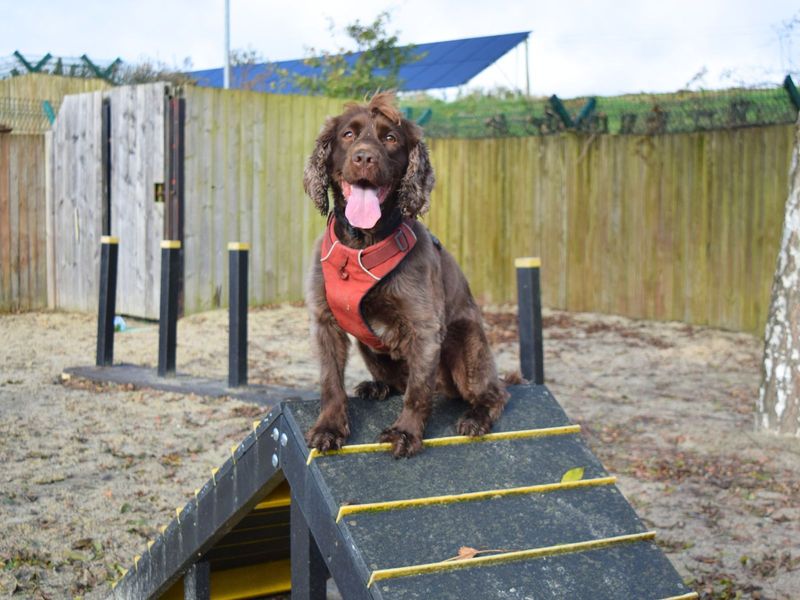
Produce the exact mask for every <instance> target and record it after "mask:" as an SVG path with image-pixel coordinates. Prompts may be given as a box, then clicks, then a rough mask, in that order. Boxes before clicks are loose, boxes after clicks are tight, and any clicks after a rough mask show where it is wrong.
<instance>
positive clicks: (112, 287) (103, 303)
mask: <svg viewBox="0 0 800 600" xmlns="http://www.w3.org/2000/svg"><path fill="white" fill-rule="evenodd" d="M118 255H119V239H117V238H115V237H111V236H110V235H104V236H103V237H102V238H100V300H99V305H98V308H97V366H98V367H107V366H110V365H112V364H114V312H115V311H116V305H117V256H118Z"/></svg>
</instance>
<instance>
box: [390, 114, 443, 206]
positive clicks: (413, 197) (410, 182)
mask: <svg viewBox="0 0 800 600" xmlns="http://www.w3.org/2000/svg"><path fill="white" fill-rule="evenodd" d="M414 129H415V130H416V131H415V133H416V134H417V135H414V136H413V137H410V139H411V141H412V143H413V145H412V146H411V150H410V152H409V153H408V166H407V167H406V174H405V175H404V176H403V180H402V181H401V182H400V189H399V193H398V196H399V204H400V210H402V212H403V214H404V215H406V216H408V217H416V216H418V215H422V214H425V213H426V212H427V211H428V209H429V208H430V205H431V190H433V184H434V182H435V181H436V180H435V177H434V175H433V167H432V166H431V161H430V158H429V157H428V148H427V146H425V142H423V141H422V140H421V139H420V138H421V135H420V132H419V128H418V127H416V125H415V126H414Z"/></svg>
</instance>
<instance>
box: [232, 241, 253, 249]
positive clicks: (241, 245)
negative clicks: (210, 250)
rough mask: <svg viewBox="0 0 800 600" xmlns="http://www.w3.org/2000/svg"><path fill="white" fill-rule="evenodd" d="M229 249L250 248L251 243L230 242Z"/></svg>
mask: <svg viewBox="0 0 800 600" xmlns="http://www.w3.org/2000/svg"><path fill="white" fill-rule="evenodd" d="M228 250H250V244H248V243H246V242H228Z"/></svg>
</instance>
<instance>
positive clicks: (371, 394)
mask: <svg viewBox="0 0 800 600" xmlns="http://www.w3.org/2000/svg"><path fill="white" fill-rule="evenodd" d="M394 391H395V390H394V389H392V386H390V385H389V384H388V383H384V382H383V381H362V382H361V383H359V384H358V385H357V386H356V396H358V397H359V398H361V399H362V400H386V399H387V398H388V397H389V396H391V395H392V392H394Z"/></svg>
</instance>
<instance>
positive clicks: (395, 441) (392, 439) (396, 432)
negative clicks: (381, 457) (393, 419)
mask: <svg viewBox="0 0 800 600" xmlns="http://www.w3.org/2000/svg"><path fill="white" fill-rule="evenodd" d="M380 440H381V441H382V442H387V443H389V444H391V445H392V455H393V456H394V457H395V458H411V457H412V456H414V455H415V454H417V453H418V452H419V451H420V450H422V437H421V436H418V435H414V434H413V433H409V432H407V431H401V430H400V429H398V428H397V427H389V428H388V429H384V430H383V432H381V437H380Z"/></svg>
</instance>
